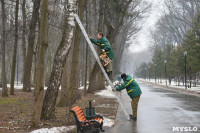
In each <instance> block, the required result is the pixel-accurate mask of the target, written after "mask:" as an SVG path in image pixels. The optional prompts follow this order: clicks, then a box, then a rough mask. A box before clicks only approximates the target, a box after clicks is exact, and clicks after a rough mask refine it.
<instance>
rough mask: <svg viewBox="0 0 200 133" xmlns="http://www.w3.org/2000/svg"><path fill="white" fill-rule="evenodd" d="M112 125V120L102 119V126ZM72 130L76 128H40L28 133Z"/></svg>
mask: <svg viewBox="0 0 200 133" xmlns="http://www.w3.org/2000/svg"><path fill="white" fill-rule="evenodd" d="M113 125H114V120H112V119H108V118H106V117H104V120H103V126H107V127H112V126H113ZM74 128H76V126H69V127H66V126H62V127H53V128H41V129H37V130H34V131H32V132H30V133H67V132H68V131H71V130H73V129H74Z"/></svg>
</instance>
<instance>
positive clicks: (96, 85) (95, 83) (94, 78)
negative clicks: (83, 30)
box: [88, 0, 105, 92]
mask: <svg viewBox="0 0 200 133" xmlns="http://www.w3.org/2000/svg"><path fill="white" fill-rule="evenodd" d="M104 4H105V2H104V1H102V0H100V4H99V5H100V10H99V22H98V31H99V32H103V31H104ZM97 51H98V52H100V50H97ZM104 81H105V80H104V75H103V74H102V72H101V68H100V67H99V65H98V63H97V62H95V65H94V67H93V69H92V71H91V74H90V82H89V87H88V92H93V91H95V90H97V89H102V88H103V87H104V86H105V84H104Z"/></svg>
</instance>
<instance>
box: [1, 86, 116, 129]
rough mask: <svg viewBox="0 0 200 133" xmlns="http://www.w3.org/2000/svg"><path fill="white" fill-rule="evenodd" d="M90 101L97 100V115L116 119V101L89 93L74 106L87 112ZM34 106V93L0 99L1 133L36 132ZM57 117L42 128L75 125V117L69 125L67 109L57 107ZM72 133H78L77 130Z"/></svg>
mask: <svg viewBox="0 0 200 133" xmlns="http://www.w3.org/2000/svg"><path fill="white" fill-rule="evenodd" d="M0 92H1V91H0ZM59 96H60V95H59ZM58 99H59V98H58ZM88 100H95V102H93V103H92V106H93V107H95V111H96V113H99V114H101V115H103V116H104V117H107V118H110V119H114V118H115V115H116V113H117V107H118V103H117V101H116V100H115V99H111V98H103V97H100V96H96V95H95V94H94V93H89V94H86V95H84V96H81V98H80V99H78V100H77V101H76V102H75V104H74V105H73V106H77V105H79V106H81V107H82V109H83V111H84V112H85V109H86V108H87V107H88V105H89V102H88ZM104 105H106V106H104ZM32 106H33V91H32V92H22V91H21V90H15V95H12V96H11V95H9V97H6V98H2V97H0V133H5V132H6V133H27V132H30V131H32V130H35V129H31V128H30V126H31V124H32V122H31V119H32V114H33V109H32ZM55 116H56V118H55V119H53V120H48V121H41V126H40V128H51V127H59V126H67V125H75V121H74V117H73V116H72V118H70V119H71V120H73V121H72V122H70V123H67V118H66V107H56V110H55ZM72 132H76V129H74V131H72Z"/></svg>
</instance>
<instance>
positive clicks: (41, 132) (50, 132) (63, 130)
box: [30, 126, 75, 133]
mask: <svg viewBox="0 0 200 133" xmlns="http://www.w3.org/2000/svg"><path fill="white" fill-rule="evenodd" d="M74 128H75V126H69V127H66V126H62V127H53V128H41V129H37V130H34V131H32V132H30V133H67V132H68V131H71V130H73V129H74Z"/></svg>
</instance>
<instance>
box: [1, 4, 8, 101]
mask: <svg viewBox="0 0 200 133" xmlns="http://www.w3.org/2000/svg"><path fill="white" fill-rule="evenodd" d="M1 9H2V11H1V14H2V19H1V21H2V26H1V31H2V33H1V34H2V45H1V51H2V68H1V69H2V72H1V80H2V97H7V96H8V90H7V84H6V62H5V55H6V53H5V51H6V48H5V47H6V41H5V40H6V35H5V32H6V31H5V19H6V14H5V1H4V0H1Z"/></svg>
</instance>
